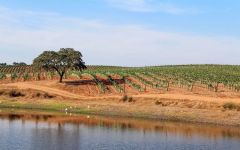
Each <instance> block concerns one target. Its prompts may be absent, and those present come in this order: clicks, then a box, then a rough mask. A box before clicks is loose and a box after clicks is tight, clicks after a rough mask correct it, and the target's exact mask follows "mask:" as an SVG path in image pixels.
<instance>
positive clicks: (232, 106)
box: [223, 102, 240, 110]
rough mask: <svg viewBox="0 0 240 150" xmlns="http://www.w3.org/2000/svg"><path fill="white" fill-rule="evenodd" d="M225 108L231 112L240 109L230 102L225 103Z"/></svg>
mask: <svg viewBox="0 0 240 150" xmlns="http://www.w3.org/2000/svg"><path fill="white" fill-rule="evenodd" d="M223 108H224V109H229V110H233V109H238V110H239V109H240V106H239V105H237V104H235V103H232V102H229V103H225V104H224V105H223Z"/></svg>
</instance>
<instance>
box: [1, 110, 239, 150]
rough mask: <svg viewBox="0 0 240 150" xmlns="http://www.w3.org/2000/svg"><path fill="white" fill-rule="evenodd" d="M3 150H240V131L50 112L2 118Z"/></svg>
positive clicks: (10, 114)
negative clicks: (239, 149) (238, 149)
mask: <svg viewBox="0 0 240 150" xmlns="http://www.w3.org/2000/svg"><path fill="white" fill-rule="evenodd" d="M0 125H1V126H0V131H1V134H2V136H0V149H2V148H3V149H36V150H40V149H56V150H63V149H76V150H78V149H226V148H228V149H237V148H238V147H239V146H240V130H239V128H237V127H216V126H202V125H193V124H185V123H172V122H162V121H151V120H139V119H129V118H113V117H101V116H86V115H71V116H69V115H64V114H52V113H46V112H29V111H28V112H26V111H10V112H9V111H7V110H5V111H4V110H3V111H2V112H1V113H0Z"/></svg>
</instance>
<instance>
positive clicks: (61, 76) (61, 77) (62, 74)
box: [59, 72, 64, 83]
mask: <svg viewBox="0 0 240 150" xmlns="http://www.w3.org/2000/svg"><path fill="white" fill-rule="evenodd" d="M59 76H60V79H59V82H60V83H62V80H63V76H64V72H62V73H60V74H59Z"/></svg>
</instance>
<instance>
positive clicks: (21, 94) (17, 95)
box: [9, 90, 25, 97]
mask: <svg viewBox="0 0 240 150" xmlns="http://www.w3.org/2000/svg"><path fill="white" fill-rule="evenodd" d="M9 96H10V97H23V96H25V95H24V94H23V93H21V92H19V91H16V90H12V91H10V92H9Z"/></svg>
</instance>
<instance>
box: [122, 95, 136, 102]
mask: <svg viewBox="0 0 240 150" xmlns="http://www.w3.org/2000/svg"><path fill="white" fill-rule="evenodd" d="M122 101H123V102H129V103H131V102H135V100H134V99H133V97H131V96H130V97H128V96H127V95H124V96H123V97H122Z"/></svg>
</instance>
